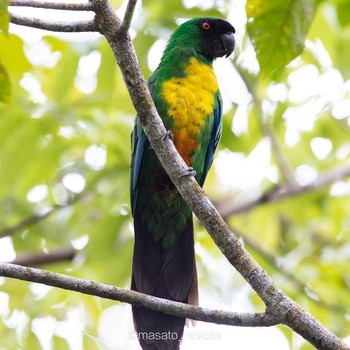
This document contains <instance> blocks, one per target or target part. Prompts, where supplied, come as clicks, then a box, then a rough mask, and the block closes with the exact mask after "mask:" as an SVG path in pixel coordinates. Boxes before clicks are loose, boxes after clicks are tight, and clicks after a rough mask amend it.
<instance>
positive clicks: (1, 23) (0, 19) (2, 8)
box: [0, 0, 10, 34]
mask: <svg viewBox="0 0 350 350" xmlns="http://www.w3.org/2000/svg"><path fill="white" fill-rule="evenodd" d="M7 6H8V0H2V1H1V2H0V32H1V31H2V32H3V33H5V34H8V29H9V22H10V16H9V13H8V10H7Z"/></svg>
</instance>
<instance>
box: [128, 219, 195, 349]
mask: <svg viewBox="0 0 350 350" xmlns="http://www.w3.org/2000/svg"><path fill="white" fill-rule="evenodd" d="M134 226H135V246H134V257H133V275H132V285H131V288H132V289H133V290H136V291H139V292H142V293H146V294H150V295H154V296H157V297H161V298H165V299H170V300H175V301H179V302H183V303H195V304H197V303H198V288H197V272H196V265H195V256H194V241H193V221H192V216H190V219H189V220H188V222H187V224H186V227H185V229H184V231H183V232H181V233H180V234H179V236H178V238H177V239H176V240H175V242H174V244H173V245H172V246H171V247H170V248H168V249H164V248H163V247H162V246H161V242H160V241H155V240H154V237H153V236H152V233H151V232H148V230H147V228H146V227H145V225H143V224H142V220H141V219H140V216H139V215H137V213H134ZM132 310H133V319H134V325H135V329H136V331H137V332H138V339H139V342H140V345H141V347H142V349H143V350H151V349H154V350H176V349H179V346H180V342H181V339H182V337H183V331H184V325H185V321H186V320H185V319H184V318H182V317H177V316H172V315H167V314H164V313H160V312H157V311H152V310H147V309H144V308H140V307H133V308H132Z"/></svg>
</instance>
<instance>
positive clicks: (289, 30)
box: [246, 0, 315, 76]
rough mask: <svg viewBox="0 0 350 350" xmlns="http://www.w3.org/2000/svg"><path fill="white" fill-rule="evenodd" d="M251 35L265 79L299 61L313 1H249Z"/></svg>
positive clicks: (312, 8)
mask: <svg viewBox="0 0 350 350" xmlns="http://www.w3.org/2000/svg"><path fill="white" fill-rule="evenodd" d="M246 11H247V16H248V32H249V36H250V38H251V40H252V42H253V45H254V47H255V51H256V54H257V59H258V61H259V64H260V68H261V72H262V75H263V76H267V75H269V74H270V73H271V72H273V71H274V70H276V69H277V68H281V67H283V66H285V65H287V64H288V63H289V62H291V61H292V60H293V59H294V58H296V57H297V56H298V55H299V54H300V53H301V52H302V51H303V48H304V42H305V37H306V34H307V31H308V28H309V26H310V24H311V21H312V19H313V17H314V14H315V3H314V0H306V1H305V0H288V1H286V0H270V1H264V0H248V1H247V5H246Z"/></svg>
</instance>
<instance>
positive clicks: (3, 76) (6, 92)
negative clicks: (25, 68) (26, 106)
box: [0, 63, 11, 103]
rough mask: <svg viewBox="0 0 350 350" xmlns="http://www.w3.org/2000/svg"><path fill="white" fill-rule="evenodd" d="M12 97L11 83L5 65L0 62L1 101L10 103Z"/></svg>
mask: <svg viewBox="0 0 350 350" xmlns="http://www.w3.org/2000/svg"><path fill="white" fill-rule="evenodd" d="M10 97H11V84H10V79H9V76H8V74H7V71H6V69H5V67H4V66H3V65H2V64H1V63H0V102H5V103H8V102H10Z"/></svg>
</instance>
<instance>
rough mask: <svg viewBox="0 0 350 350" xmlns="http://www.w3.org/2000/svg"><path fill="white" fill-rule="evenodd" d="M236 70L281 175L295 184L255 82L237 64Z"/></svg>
mask: <svg viewBox="0 0 350 350" xmlns="http://www.w3.org/2000/svg"><path fill="white" fill-rule="evenodd" d="M235 68H236V70H237V71H238V73H239V74H240V76H241V77H242V79H243V81H244V83H245V84H246V87H247V89H248V91H249V92H250V94H251V95H252V97H253V100H254V109H255V114H256V118H257V120H258V123H259V125H260V128H261V130H262V132H263V133H264V134H265V135H266V136H267V137H268V138H269V140H270V142H271V147H272V150H273V152H274V155H275V157H276V160H277V164H278V166H279V168H280V170H281V172H282V175H283V177H284V179H285V181H286V183H287V184H288V185H290V186H293V185H295V184H296V181H295V178H294V170H293V168H292V167H291V165H290V163H289V161H288V159H287V157H286V155H285V154H284V152H283V151H282V149H281V145H280V142H279V140H278V138H277V136H276V135H275V132H274V130H273V128H272V127H271V125H270V124H269V123H268V121H266V120H264V113H263V110H262V98H261V97H260V96H259V94H258V91H257V88H256V86H255V83H254V82H253V81H252V78H251V76H250V75H249V74H248V73H247V72H246V71H245V70H244V69H243V68H242V67H241V66H240V65H239V64H236V65H235Z"/></svg>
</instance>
